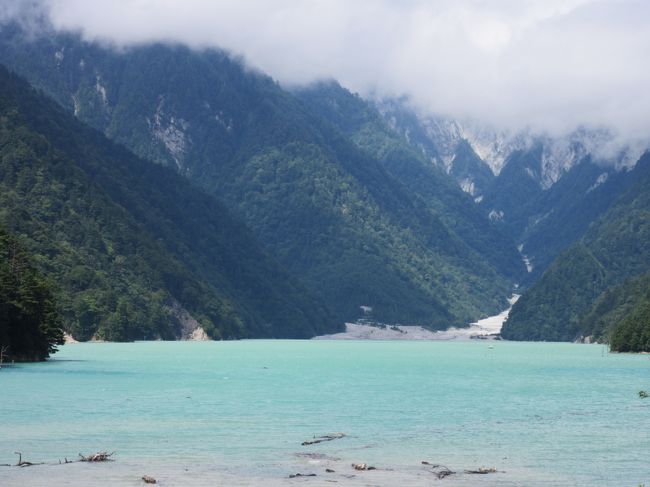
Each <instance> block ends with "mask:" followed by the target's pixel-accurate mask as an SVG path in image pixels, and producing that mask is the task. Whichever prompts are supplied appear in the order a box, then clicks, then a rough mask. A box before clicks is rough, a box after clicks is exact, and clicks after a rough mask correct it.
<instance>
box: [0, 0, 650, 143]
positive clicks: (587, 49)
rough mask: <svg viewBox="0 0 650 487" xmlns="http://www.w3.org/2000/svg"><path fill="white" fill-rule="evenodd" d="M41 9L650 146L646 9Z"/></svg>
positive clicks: (68, 0) (61, 18) (305, 74)
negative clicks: (600, 130) (603, 129)
mask: <svg viewBox="0 0 650 487" xmlns="http://www.w3.org/2000/svg"><path fill="white" fill-rule="evenodd" d="M42 1H44V2H45V3H47V4H48V6H49V8H50V11H51V17H52V21H53V23H54V24H55V26H57V27H59V28H66V29H80V30H81V31H82V32H83V33H84V35H85V36H86V37H88V38H91V39H103V40H110V41H112V42H115V43H117V44H130V43H139V42H147V41H151V40H173V41H180V42H183V43H187V44H189V45H192V46H201V47H203V46H219V47H222V48H226V49H228V50H231V51H233V52H235V53H237V54H242V55H243V56H244V57H245V59H246V60H247V62H248V63H249V64H251V65H253V66H256V67H258V68H260V69H262V70H264V71H266V72H267V73H269V74H270V75H271V76H273V77H275V78H276V79H278V80H279V81H280V82H282V83H285V84H301V83H307V82H309V81H312V80H315V79H319V78H331V77H333V78H336V79H338V80H339V81H340V82H341V83H342V84H343V85H345V86H347V87H349V88H351V89H353V90H355V91H358V92H360V93H362V94H368V93H379V94H382V95H401V94H407V95H409V96H410V97H411V99H412V100H413V103H414V104H415V105H416V106H417V107H419V108H420V109H422V110H423V111H428V112H435V113H443V114H447V115H450V116H454V117H470V118H473V119H477V120H480V121H483V122H486V123H491V124H495V125H497V126H500V127H506V128H521V127H523V126H530V127H532V128H533V129H535V130H545V131H549V132H550V133H561V132H565V131H568V130H571V129H573V128H575V127H577V126H580V125H585V126H607V127H610V128H611V129H612V130H613V131H614V132H617V133H620V134H624V135H625V136H626V138H629V139H647V138H648V136H649V135H650V119H649V116H650V115H649V114H650V95H648V87H649V86H650V29H648V28H647V25H648V23H649V22H650V2H648V1H647V0H490V1H489V0H437V1H436V0H428V1H427V0H354V1H349V0H273V1H268V0H111V1H102V0H97V1H92V0H42ZM0 3H2V0H0ZM0 13H1V11H0Z"/></svg>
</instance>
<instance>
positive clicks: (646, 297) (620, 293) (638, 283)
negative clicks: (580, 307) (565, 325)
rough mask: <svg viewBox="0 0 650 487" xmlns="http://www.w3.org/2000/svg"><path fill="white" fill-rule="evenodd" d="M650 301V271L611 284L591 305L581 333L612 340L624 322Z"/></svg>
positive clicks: (598, 338)
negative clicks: (619, 283) (613, 284)
mask: <svg viewBox="0 0 650 487" xmlns="http://www.w3.org/2000/svg"><path fill="white" fill-rule="evenodd" d="M649 301H650V274H645V275H643V276H641V277H637V278H633V279H628V280H627V281H625V282H624V283H623V284H621V285H619V286H614V287H611V288H608V289H606V290H605V292H603V293H602V294H601V295H600V296H599V297H598V299H596V301H595V302H594V304H593V305H592V306H591V309H590V310H589V312H588V313H586V314H585V315H584V316H583V317H582V319H581V323H580V330H581V334H582V335H584V336H592V337H594V338H595V339H597V340H599V341H605V342H610V341H611V336H612V335H613V334H615V333H616V332H617V330H618V328H619V327H620V325H621V323H623V322H624V321H626V319H627V318H628V317H629V316H630V315H632V314H633V313H634V310H635V309H638V308H640V307H641V306H643V305H644V304H645V303H647V302H649Z"/></svg>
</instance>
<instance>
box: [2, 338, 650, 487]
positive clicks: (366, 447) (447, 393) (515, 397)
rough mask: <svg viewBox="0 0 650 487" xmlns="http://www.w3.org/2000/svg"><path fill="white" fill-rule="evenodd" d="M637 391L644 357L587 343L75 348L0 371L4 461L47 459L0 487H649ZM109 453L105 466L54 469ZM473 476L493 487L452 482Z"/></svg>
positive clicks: (646, 411)
mask: <svg viewBox="0 0 650 487" xmlns="http://www.w3.org/2000/svg"><path fill="white" fill-rule="evenodd" d="M490 346H493V348H489V347H490ZM642 389H644V390H650V360H649V359H648V356H644V355H623V354H621V355H615V354H608V353H607V352H606V350H605V349H604V348H603V347H602V346H598V345H576V344H551V343H509V342H491V343H489V344H488V343H486V342H482V341H481V342H435V341H426V342H425V341H413V342H370V341H367V342H361V341H351V342H347V341H346V342H342V341H237V342H143V343H130V344H99V343H97V344H91V343H88V344H72V345H66V346H64V347H62V348H61V350H60V352H59V353H57V354H56V355H55V356H54V358H53V359H52V360H50V361H49V362H47V363H42V364H25V365H15V366H10V367H5V368H3V369H2V371H0V464H3V463H8V464H13V463H15V462H16V460H17V456H16V455H14V453H13V452H15V451H22V452H23V458H24V459H27V460H30V461H32V462H36V461H38V462H47V464H46V465H36V466H33V467H29V468H22V469H21V468H17V467H0V485H2V486H3V487H4V486H27V485H29V486H39V485H43V486H52V485H54V486H56V485H72V486H76V485H79V486H81V485H84V486H92V485H111V486H113V485H120V486H121V485H124V486H130V485H133V486H137V485H143V482H142V481H141V480H140V477H141V476H142V475H144V474H147V475H151V476H153V477H155V478H157V479H158V481H159V484H160V485H163V486H172V485H175V486H176V485H177V486H186V485H190V486H191V485H197V486H198V485H314V486H316V485H330V484H331V483H337V484H338V485H400V486H401V485H404V486H409V485H413V486H416V485H432V484H433V485H437V483H438V482H440V485H450V486H456V485H457V486H470V485H472V486H473V485H505V486H509V485H512V486H514V485H517V486H537V485H540V486H542V485H543V486H549V485H557V486H569V485H571V486H617V487H618V486H624V485H629V486H633V487H636V486H638V485H639V484H643V483H645V484H646V485H650V398H649V399H641V398H639V397H638V391H639V390H642ZM336 432H342V433H345V434H346V436H345V437H344V438H341V439H337V440H334V441H331V442H325V443H320V444H318V445H312V446H302V445H301V443H302V442H303V441H305V440H308V439H311V438H313V437H314V436H320V435H324V434H328V433H336ZM103 450H107V451H109V452H112V451H115V455H114V459H115V461H113V462H110V463H103V464H86V463H73V464H68V465H58V461H59V459H61V460H63V459H64V457H67V458H68V459H73V458H76V457H77V454H78V453H80V452H81V453H84V454H89V453H91V452H97V451H103ZM422 461H428V462H431V463H434V464H444V465H445V466H447V467H448V468H450V469H451V470H453V471H456V472H458V473H457V474H455V475H452V476H449V477H447V478H445V479H444V480H438V479H437V478H436V476H435V475H434V473H433V472H432V468H431V467H429V466H426V465H422V463H421V462H422ZM352 463H367V464H369V465H373V466H375V467H377V470H373V471H365V472H364V471H355V470H354V469H353V468H352V467H351V464H352ZM481 466H485V467H495V468H497V470H498V471H499V472H498V473H491V474H487V475H472V474H466V473H463V472H464V470H466V469H476V468H478V467H481ZM326 468H330V469H332V470H334V471H335V472H333V473H327V472H325V469H326ZM295 473H303V474H310V473H315V474H317V477H308V478H296V479H289V478H288V476H289V475H290V474H295Z"/></svg>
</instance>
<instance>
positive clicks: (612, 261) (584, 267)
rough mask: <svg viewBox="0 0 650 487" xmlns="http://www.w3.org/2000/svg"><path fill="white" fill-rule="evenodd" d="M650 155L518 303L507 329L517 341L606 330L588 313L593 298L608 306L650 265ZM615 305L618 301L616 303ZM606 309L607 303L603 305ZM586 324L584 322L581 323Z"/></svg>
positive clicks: (569, 337) (563, 337) (570, 337)
mask: <svg viewBox="0 0 650 487" xmlns="http://www.w3.org/2000/svg"><path fill="white" fill-rule="evenodd" d="M649 168H650V155H648V154H646V155H644V156H643V157H642V158H641V160H640V161H639V162H638V164H637V168H636V169H635V172H634V175H635V176H636V179H635V183H634V184H633V185H632V186H631V187H630V189H629V190H628V191H627V192H625V193H624V194H623V195H622V196H621V197H619V198H618V199H617V200H616V203H615V204H614V205H613V206H612V207H611V208H610V209H609V211H607V212H606V213H605V214H604V215H603V216H602V217H601V218H599V219H598V220H596V221H595V222H594V223H592V225H591V226H590V227H589V230H588V231H587V233H586V234H585V236H584V237H583V238H582V240H581V242H580V243H579V244H576V245H574V246H573V247H572V248H570V249H569V250H567V251H566V252H564V253H563V254H561V255H560V256H559V257H558V258H557V259H556V261H555V262H554V263H553V265H552V266H551V267H549V269H548V270H547V271H546V272H545V273H544V275H543V276H542V277H541V279H540V280H539V281H538V282H536V283H535V284H534V285H533V286H531V288H530V289H529V290H528V291H526V292H525V293H524V295H523V296H522V298H521V299H520V300H519V301H518V302H517V303H516V304H515V306H514V307H513V309H512V312H511V314H510V317H509V318H508V320H507V322H506V324H505V326H504V329H503V331H502V334H503V336H504V337H505V338H509V339H518V340H536V339H538V340H573V339H575V338H578V337H579V336H580V335H582V334H584V333H588V334H592V333H595V334H596V335H597V336H598V334H599V333H603V332H604V330H603V325H602V324H601V325H598V324H593V315H592V318H591V320H592V322H591V324H590V323H589V321H588V320H589V318H585V315H587V316H589V315H588V313H589V311H590V309H592V306H594V303H596V304H595V306H596V308H599V307H602V306H605V307H606V306H607V304H606V303H607V301H608V300H614V301H617V302H619V301H621V299H620V298H617V297H616V296H617V294H618V293H620V291H616V290H611V291H610V294H609V295H607V294H606V295H603V296H602V297H601V299H602V300H603V301H601V302H596V299H597V298H598V297H599V296H601V294H602V293H604V292H606V291H607V289H610V288H612V287H613V286H617V285H619V284H621V283H623V282H624V281H625V280H626V279H629V278H631V277H635V276H639V275H641V274H644V273H646V272H648V271H649V270H650V171H649V170H648V169H649ZM614 307H616V306H614ZM600 309H602V310H603V311H604V309H603V308H600ZM581 323H582V325H581Z"/></svg>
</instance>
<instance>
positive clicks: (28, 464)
mask: <svg viewBox="0 0 650 487" xmlns="http://www.w3.org/2000/svg"><path fill="white" fill-rule="evenodd" d="M14 453H15V454H16V455H18V463H17V464H16V467H31V466H32V465H42V463H33V462H28V461H27V460H23V454H22V453H21V452H19V451H15V452H14Z"/></svg>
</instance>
